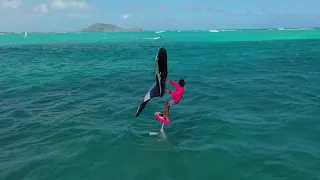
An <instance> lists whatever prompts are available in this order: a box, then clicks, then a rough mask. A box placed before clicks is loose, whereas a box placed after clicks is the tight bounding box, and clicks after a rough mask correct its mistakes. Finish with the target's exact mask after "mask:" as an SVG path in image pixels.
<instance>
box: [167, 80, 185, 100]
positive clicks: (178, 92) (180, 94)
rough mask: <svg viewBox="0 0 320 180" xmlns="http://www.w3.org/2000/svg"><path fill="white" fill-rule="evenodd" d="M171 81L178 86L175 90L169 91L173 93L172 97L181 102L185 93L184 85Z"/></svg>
mask: <svg viewBox="0 0 320 180" xmlns="http://www.w3.org/2000/svg"><path fill="white" fill-rule="evenodd" d="M169 83H170V84H171V85H173V86H175V87H176V91H175V92H172V91H169V93H170V94H171V95H172V99H173V100H174V101H176V102H180V101H181V99H182V97H183V94H184V87H181V86H180V85H179V84H178V83H176V82H173V81H170V80H169Z"/></svg>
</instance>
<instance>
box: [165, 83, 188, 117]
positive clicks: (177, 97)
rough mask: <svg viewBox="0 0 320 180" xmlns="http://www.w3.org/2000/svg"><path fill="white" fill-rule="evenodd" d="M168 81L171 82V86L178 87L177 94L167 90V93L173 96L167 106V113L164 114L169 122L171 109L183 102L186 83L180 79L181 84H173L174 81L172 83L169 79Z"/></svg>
mask: <svg viewBox="0 0 320 180" xmlns="http://www.w3.org/2000/svg"><path fill="white" fill-rule="evenodd" d="M166 81H167V82H169V83H170V84H171V85H173V86H175V87H176V91H175V92H172V91H169V90H167V89H166V92H168V93H169V94H171V96H172V99H171V100H170V101H169V102H168V103H167V104H166V107H165V112H164V115H163V117H164V118H165V119H166V120H168V119H169V110H170V107H171V106H174V105H176V104H178V103H179V102H180V101H181V100H182V97H183V95H184V85H185V82H184V80H183V79H180V80H179V83H176V82H173V81H171V80H169V79H167V80H166Z"/></svg>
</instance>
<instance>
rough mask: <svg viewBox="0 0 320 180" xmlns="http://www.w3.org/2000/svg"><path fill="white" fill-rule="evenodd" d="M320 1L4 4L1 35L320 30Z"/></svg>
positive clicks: (43, 0)
mask: <svg viewBox="0 0 320 180" xmlns="http://www.w3.org/2000/svg"><path fill="white" fill-rule="evenodd" d="M319 9H320V0H161V1H160V0H112V1H111V0H0V31H19V32H20V31H65V30H79V29H83V28H85V27H87V26H89V25H91V24H93V23H96V22H99V23H100V22H101V23H111V24H115V25H117V26H120V27H123V28H133V27H140V28H142V29H149V30H174V29H221V28H223V29H226V28H228V29H233V28H238V29H239V28H269V27H316V26H317V27H319V26H320V10H319Z"/></svg>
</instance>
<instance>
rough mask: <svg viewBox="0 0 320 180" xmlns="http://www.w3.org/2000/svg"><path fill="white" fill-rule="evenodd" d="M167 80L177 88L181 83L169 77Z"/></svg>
mask: <svg viewBox="0 0 320 180" xmlns="http://www.w3.org/2000/svg"><path fill="white" fill-rule="evenodd" d="M167 81H168V82H169V83H170V84H171V85H173V86H175V87H176V88H178V87H179V84H178V83H176V82H173V81H171V80H169V79H167Z"/></svg>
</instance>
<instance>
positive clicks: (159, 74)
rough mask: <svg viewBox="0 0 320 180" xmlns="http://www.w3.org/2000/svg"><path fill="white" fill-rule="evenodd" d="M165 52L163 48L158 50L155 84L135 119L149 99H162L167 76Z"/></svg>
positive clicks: (140, 106)
mask: <svg viewBox="0 0 320 180" xmlns="http://www.w3.org/2000/svg"><path fill="white" fill-rule="evenodd" d="M167 59H168V57H167V51H166V49H165V48H160V50H159V52H158V55H157V57H156V62H155V69H154V73H155V83H154V84H153V85H152V86H151V88H150V89H149V91H148V92H147V94H146V95H145V97H144V99H143V100H142V102H141V104H140V105H139V107H138V109H137V112H136V117H138V116H139V115H140V113H141V112H142V111H143V109H144V108H145V107H146V105H147V104H148V102H149V101H150V99H151V98H154V97H162V96H163V95H164V92H165V87H166V82H165V81H166V79H167V76H168V63H167V61H168V60H167ZM156 69H157V70H156Z"/></svg>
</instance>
